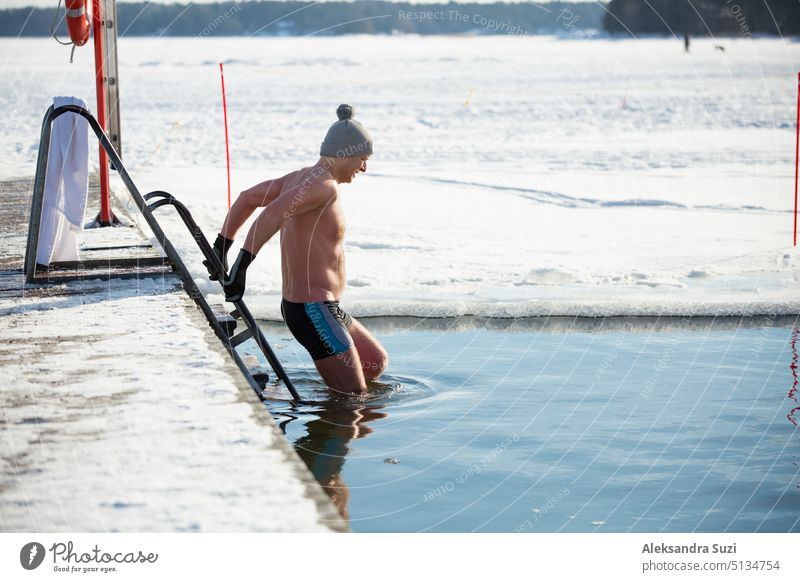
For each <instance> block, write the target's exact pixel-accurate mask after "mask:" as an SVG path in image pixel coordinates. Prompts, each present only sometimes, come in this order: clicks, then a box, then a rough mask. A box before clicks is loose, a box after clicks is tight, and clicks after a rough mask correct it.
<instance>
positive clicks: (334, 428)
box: [267, 372, 431, 520]
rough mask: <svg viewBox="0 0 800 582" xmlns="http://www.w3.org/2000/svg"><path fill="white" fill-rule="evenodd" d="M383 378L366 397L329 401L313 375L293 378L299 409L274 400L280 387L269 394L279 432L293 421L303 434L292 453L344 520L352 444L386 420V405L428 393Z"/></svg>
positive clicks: (407, 380)
mask: <svg viewBox="0 0 800 582" xmlns="http://www.w3.org/2000/svg"><path fill="white" fill-rule="evenodd" d="M384 379H385V380H386V381H384V382H371V383H370V390H369V392H368V393H367V394H366V395H364V396H353V397H348V398H342V397H336V398H332V397H331V395H330V393H329V391H328V388H327V387H326V386H325V384H324V383H323V382H322V381H321V380H320V378H319V376H315V375H314V373H313V372H307V373H305V374H302V373H301V374H295V386H296V387H297V389H298V391H299V392H300V394H301V395H302V397H303V400H304V404H300V405H298V404H296V403H293V402H291V401H285V400H283V399H282V398H280V397H277V395H278V394H280V390H281V388H280V386H271V387H268V389H267V394H270V393H271V391H272V390H275V391H276V392H275V396H276V397H275V398H271V397H269V396H268V398H269V400H271V401H272V403H271V405H270V410H271V411H272V414H273V416H274V417H275V420H276V421H277V422H278V426H279V427H280V429H281V430H282V431H283V433H284V434H287V429H288V427H289V424H290V423H291V422H292V421H294V420H297V421H299V422H300V424H301V426H302V427H303V428H304V429H305V431H306V432H305V434H304V435H303V436H301V437H300V438H298V439H297V440H296V441H295V442H294V448H295V451H297V454H298V455H299V456H300V458H301V459H303V462H305V464H306V466H307V467H308V468H309V470H310V471H311V473H312V474H313V475H314V477H315V478H316V480H317V481H318V482H319V484H320V485H321V486H322V489H323V490H324V491H325V493H327V494H328V496H329V497H330V498H331V501H333V504H334V505H335V506H336V509H338V510H339V513H340V514H341V515H342V517H343V518H344V519H345V520H348V519H349V510H348V502H349V500H350V492H349V490H348V488H347V484H346V483H345V482H344V481H343V480H342V477H341V472H342V467H343V466H344V462H345V457H346V456H347V454H348V453H349V452H350V443H351V442H352V441H353V440H355V439H360V438H364V437H365V436H367V435H368V434H370V433H371V432H372V430H373V429H372V427H371V426H370V423H372V422H373V421H375V420H378V419H381V418H386V416H387V414H386V412H381V409H383V408H384V407H385V406H386V404H388V403H389V402H393V403H395V404H397V403H398V402H401V401H403V400H404V399H406V398H409V397H419V396H421V395H425V396H427V395H429V394H430V392H431V390H430V388H428V387H427V386H426V385H425V384H424V383H421V382H419V381H416V380H414V379H412V378H405V377H393V376H390V375H386V376H384Z"/></svg>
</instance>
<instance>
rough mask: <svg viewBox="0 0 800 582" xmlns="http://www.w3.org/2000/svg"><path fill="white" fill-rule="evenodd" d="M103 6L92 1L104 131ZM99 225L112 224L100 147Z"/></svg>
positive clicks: (97, 89) (105, 164)
mask: <svg viewBox="0 0 800 582" xmlns="http://www.w3.org/2000/svg"><path fill="white" fill-rule="evenodd" d="M102 11H103V8H102V3H101V2H99V1H98V0H95V1H94V2H92V30H93V36H94V75H95V93H96V95H97V116H96V119H97V123H99V124H100V127H101V128H102V129H103V131H105V130H106V127H108V124H107V118H106V89H105V85H106V79H105V62H104V59H105V51H104V50H103V48H104V47H103V40H104V36H105V35H104V34H103V12H102ZM97 222H98V223H99V226H110V225H111V200H110V197H109V187H108V156H107V155H106V152H105V150H104V149H103V148H102V147H101V148H100V214H99V215H98V217H97Z"/></svg>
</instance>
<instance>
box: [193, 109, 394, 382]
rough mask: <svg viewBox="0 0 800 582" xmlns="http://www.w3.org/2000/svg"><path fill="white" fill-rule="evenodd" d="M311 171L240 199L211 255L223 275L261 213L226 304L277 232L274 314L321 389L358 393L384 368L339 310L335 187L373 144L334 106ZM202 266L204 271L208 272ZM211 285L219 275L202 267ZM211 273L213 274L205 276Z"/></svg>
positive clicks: (340, 233)
mask: <svg viewBox="0 0 800 582" xmlns="http://www.w3.org/2000/svg"><path fill="white" fill-rule="evenodd" d="M336 114H337V116H338V117H339V121H337V122H336V123H334V124H333V125H332V126H331V127H330V129H329V130H328V133H327V135H326V136H325V141H323V142H322V146H321V147H320V158H319V160H318V161H317V163H315V164H314V165H313V166H310V167H306V168H302V169H300V170H297V171H295V172H291V173H289V174H286V175H285V176H283V177H282V178H278V179H275V180H267V181H266V182H262V183H260V184H258V185H256V186H253V187H252V188H250V189H249V190H245V191H244V192H242V193H241V194H240V195H239V197H238V198H237V200H236V202H235V203H234V204H233V206H232V207H231V209H230V211H229V212H228V215H227V217H226V218H225V222H224V223H223V225H222V229H221V231H220V233H219V236H218V237H217V240H216V241H215V242H214V251H215V252H216V253H217V255H218V256H219V257H220V260H221V262H222V264H223V265H224V267H225V270H226V271H227V270H228V265H227V252H228V249H229V248H230V245H231V244H232V243H233V238H234V237H235V236H236V231H237V230H238V229H239V228H240V227H241V226H242V224H244V222H245V221H246V220H247V218H248V217H249V216H250V215H251V214H252V213H253V212H254V211H255V210H256V208H258V207H261V206H265V207H266V208H265V209H264V210H263V211H262V212H261V214H260V215H259V217H258V218H257V219H256V221H255V222H254V223H253V225H252V227H251V228H250V231H249V232H248V233H247V236H246V238H245V242H244V245H243V246H242V250H241V251H240V252H239V256H238V257H237V258H236V261H235V262H234V264H233V267H232V268H231V271H230V273H229V275H228V277H227V278H226V279H224V281H223V288H224V289H225V297H226V299H227V300H228V301H238V300H239V299H241V297H242V295H243V294H244V291H245V281H246V273H247V268H248V267H249V266H250V263H252V262H253V260H254V259H255V257H256V254H258V251H259V250H260V249H261V247H262V246H264V244H265V243H266V242H267V241H268V240H269V239H270V238H272V236H273V235H274V234H275V233H277V232H278V231H280V233H281V234H280V241H281V271H282V274H283V301H282V302H281V313H282V314H283V318H284V321H285V322H286V325H287V326H288V327H289V330H290V331H291V332H292V335H293V336H294V337H295V338H296V339H297V341H299V342H300V343H301V344H302V345H303V347H305V348H306V349H307V350H308V352H309V354H310V355H311V357H312V359H313V360H314V364H315V365H316V367H317V370H319V373H320V375H321V376H322V379H323V380H324V381H325V383H326V384H327V385H328V386H329V387H330V388H332V389H333V390H334V391H336V392H340V393H344V394H353V393H361V392H364V391H365V390H366V389H367V384H366V382H367V381H368V380H374V379H376V378H378V376H380V375H381V373H382V372H383V371H384V369H385V368H386V365H387V363H388V355H387V354H386V350H385V349H384V348H383V346H382V345H381V344H380V343H379V342H378V340H376V339H375V338H374V337H373V336H372V334H370V332H369V331H367V329H366V328H365V327H364V326H363V325H362V324H361V323H360V322H359V321H357V320H356V319H354V318H352V317H350V315H348V314H347V313H345V311H344V310H343V309H342V308H341V307H340V306H339V300H340V298H341V296H342V292H343V291H344V286H345V267H344V248H343V239H344V230H345V228H344V220H343V215H342V208H341V205H340V203H339V187H338V186H339V184H342V183H350V182H352V181H353V179H354V178H355V177H356V175H357V174H358V173H359V172H366V171H367V160H368V159H369V157H370V156H371V155H372V138H371V137H370V135H369V133H368V132H367V130H366V128H364V126H363V125H361V123H359V122H358V121H356V120H355V119H353V108H352V107H351V106H349V105H340V106H339V108H338V109H337V110H336ZM207 266H209V265H207ZM209 271H210V272H211V278H212V279H216V278H218V274H217V273H216V271H214V269H212V268H211V267H210V266H209ZM212 271H213V272H212Z"/></svg>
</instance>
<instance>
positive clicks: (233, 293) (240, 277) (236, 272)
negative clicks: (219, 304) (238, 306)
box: [222, 249, 256, 302]
mask: <svg viewBox="0 0 800 582" xmlns="http://www.w3.org/2000/svg"><path fill="white" fill-rule="evenodd" d="M255 258H256V256H255V255H254V254H253V253H251V252H249V251H246V250H244V249H242V250H241V251H239V256H238V257H236V262H235V263H233V267H231V272H230V274H229V275H228V277H227V278H226V279H224V280H223V282H222V288H223V289H224V290H225V299H226V300H227V301H230V302H234V301H239V300H240V299H241V298H242V297H243V296H244V287H245V279H246V277H247V267H249V266H250V263H252V262H253V260H254V259H255Z"/></svg>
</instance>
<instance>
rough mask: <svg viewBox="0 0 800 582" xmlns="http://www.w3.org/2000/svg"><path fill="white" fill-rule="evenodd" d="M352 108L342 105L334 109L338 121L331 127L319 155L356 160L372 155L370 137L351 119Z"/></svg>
mask: <svg viewBox="0 0 800 582" xmlns="http://www.w3.org/2000/svg"><path fill="white" fill-rule="evenodd" d="M354 113H355V112H354V111H353V106H352V105H345V104H344V103H342V104H341V105H339V107H338V108H337V109H336V116H337V117H338V118H339V121H337V122H336V123H334V124H333V125H331V128H330V129H329V130H328V133H327V135H326V136H325V141H323V142H322V145H321V146H320V148H319V155H321V156H327V157H331V158H358V157H361V156H371V155H372V136H370V134H369V132H368V131H367V128H366V127H364V126H363V125H361V123H359V122H358V121H356V120H355V119H353V115H354Z"/></svg>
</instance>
